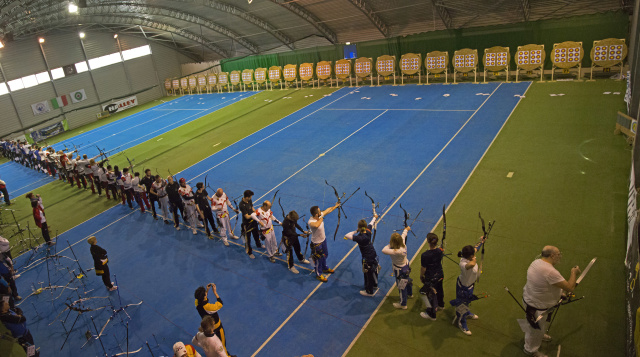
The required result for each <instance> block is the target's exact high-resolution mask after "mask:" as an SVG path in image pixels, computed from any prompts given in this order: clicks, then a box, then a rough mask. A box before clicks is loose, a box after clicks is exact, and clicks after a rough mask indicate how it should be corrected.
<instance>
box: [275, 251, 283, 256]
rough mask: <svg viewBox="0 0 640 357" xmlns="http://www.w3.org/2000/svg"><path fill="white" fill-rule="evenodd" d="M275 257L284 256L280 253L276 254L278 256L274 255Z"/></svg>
mask: <svg viewBox="0 0 640 357" xmlns="http://www.w3.org/2000/svg"><path fill="white" fill-rule="evenodd" d="M274 255H275V256H276V257H281V256H282V253H280V252H276V254H274Z"/></svg>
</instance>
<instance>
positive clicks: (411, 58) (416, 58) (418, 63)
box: [400, 53, 422, 85]
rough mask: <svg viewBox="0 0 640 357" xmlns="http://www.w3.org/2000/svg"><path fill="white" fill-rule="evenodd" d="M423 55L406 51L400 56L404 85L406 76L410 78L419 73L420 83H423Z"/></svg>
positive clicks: (401, 78)
mask: <svg viewBox="0 0 640 357" xmlns="http://www.w3.org/2000/svg"><path fill="white" fill-rule="evenodd" d="M421 67H422V55H421V54H419V53H418V54H415V53H405V54H403V55H402V57H400V85H404V76H405V75H406V76H407V77H408V79H411V78H413V77H414V76H415V75H416V74H417V75H418V85H421V84H422V71H421V69H422V68H421Z"/></svg>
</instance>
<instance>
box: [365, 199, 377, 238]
mask: <svg viewBox="0 0 640 357" xmlns="http://www.w3.org/2000/svg"><path fill="white" fill-rule="evenodd" d="M364 195H365V196H367V197H368V198H369V199H370V200H371V208H372V209H373V216H374V217H375V216H377V213H376V201H374V200H373V198H371V196H369V194H368V193H367V191H364ZM378 205H379V204H378ZM377 227H378V219H377V218H376V221H375V222H374V224H373V227H372V228H373V235H372V236H371V243H373V242H375V241H376V233H377V231H378V230H377Z"/></svg>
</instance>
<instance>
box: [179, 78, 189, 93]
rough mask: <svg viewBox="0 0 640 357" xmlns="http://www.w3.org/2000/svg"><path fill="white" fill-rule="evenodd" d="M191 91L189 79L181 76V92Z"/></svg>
mask: <svg viewBox="0 0 640 357" xmlns="http://www.w3.org/2000/svg"><path fill="white" fill-rule="evenodd" d="M188 91H189V79H188V78H186V77H185V78H180V93H182V94H186V93H187V92H188Z"/></svg>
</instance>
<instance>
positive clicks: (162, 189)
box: [149, 179, 169, 223]
mask: <svg viewBox="0 0 640 357" xmlns="http://www.w3.org/2000/svg"><path fill="white" fill-rule="evenodd" d="M149 193H150V195H149V196H150V197H151V202H152V205H151V209H152V210H154V211H155V207H154V206H153V202H154V200H156V201H158V203H159V205H160V208H161V209H162V219H163V220H164V222H165V223H169V196H168V194H167V181H165V180H164V179H162V181H160V183H158V182H157V181H154V182H153V183H152V184H151V189H150V191H149ZM154 216H155V212H154Z"/></svg>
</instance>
